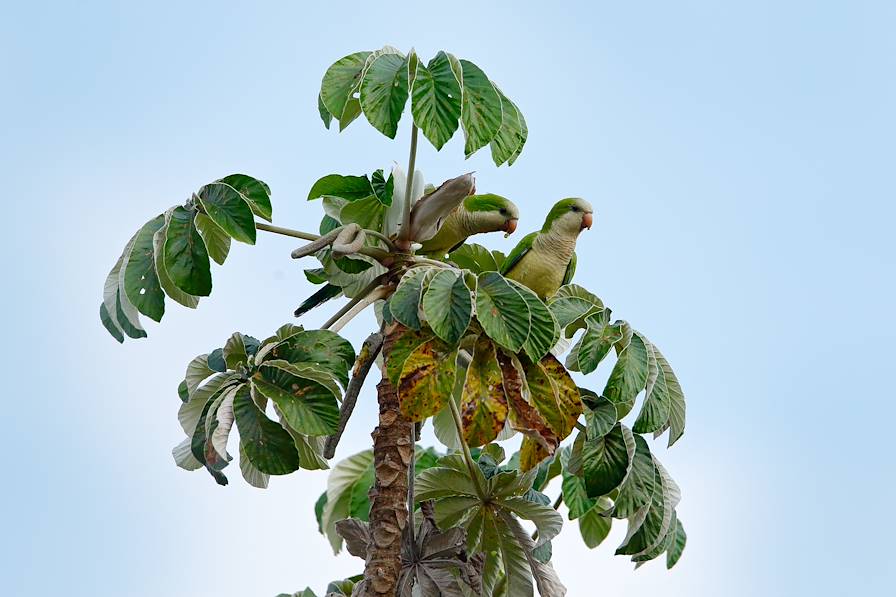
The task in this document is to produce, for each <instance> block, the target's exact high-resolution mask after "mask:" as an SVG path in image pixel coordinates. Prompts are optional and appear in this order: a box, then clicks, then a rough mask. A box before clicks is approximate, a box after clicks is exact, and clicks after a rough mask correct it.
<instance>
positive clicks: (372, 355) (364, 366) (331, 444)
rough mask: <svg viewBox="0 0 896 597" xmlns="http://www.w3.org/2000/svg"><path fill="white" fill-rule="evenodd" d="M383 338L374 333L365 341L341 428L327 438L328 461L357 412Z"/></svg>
mask: <svg viewBox="0 0 896 597" xmlns="http://www.w3.org/2000/svg"><path fill="white" fill-rule="evenodd" d="M383 338H384V336H383V333H382V332H374V333H372V334H370V335H369V336H368V337H367V339H366V340H364V344H363V345H362V346H361V354H360V355H359V356H358V362H357V364H356V365H355V371H354V373H353V375H352V380H351V381H350V382H349V383H348V387H347V388H346V390H345V398H343V399H342V407H341V408H340V409H339V426H338V427H337V428H336V433H334V434H333V435H331V436H330V437H328V438H327V443H326V445H325V446H324V458H326V459H327V460H329V459H331V458H333V456H335V455H336V447H337V446H338V445H339V440H340V439H342V434H343V432H344V431H345V426H346V424H348V420H349V418H350V417H351V416H352V411H354V410H355V404H357V402H358V394H359V393H360V392H361V388H362V387H363V386H364V381H365V380H366V379H367V374H368V373H370V367H371V366H372V365H373V363H374V362H375V361H376V357H377V356H378V355H379V354H380V351H381V350H382V349H383Z"/></svg>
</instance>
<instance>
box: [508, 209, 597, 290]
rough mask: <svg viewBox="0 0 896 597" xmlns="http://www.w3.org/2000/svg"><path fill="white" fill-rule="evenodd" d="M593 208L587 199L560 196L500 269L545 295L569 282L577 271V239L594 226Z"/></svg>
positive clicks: (512, 278)
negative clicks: (533, 230) (562, 197)
mask: <svg viewBox="0 0 896 597" xmlns="http://www.w3.org/2000/svg"><path fill="white" fill-rule="evenodd" d="M593 220H594V209H593V208H592V207H591V204H590V203H588V202H587V201H585V200H584V199H579V198H577V197H573V198H570V199H561V200H560V201H558V202H557V203H556V204H555V205H554V207H552V208H551V211H549V212H548V216H547V218H545V220H544V226H542V227H541V231H540V232H533V233H531V234H527V235H526V236H524V237H523V239H522V240H520V243H519V244H518V245H517V246H516V247H514V249H513V251H511V252H510V255H508V256H507V259H505V260H504V264H503V265H502V266H501V273H502V274H504V275H505V276H506V277H508V278H510V279H511V280H516V281H517V282H519V283H520V284H523V285H525V286H528V287H529V288H531V289H532V291H534V292H535V294H537V295H538V296H540V297H541V298H542V299H547V298H549V297H551V296H552V295H553V294H554V293H555V292H557V289H558V288H560V287H561V286H563V285H564V284H568V283H569V282H570V281H571V280H572V276H573V274H575V271H576V239H577V238H578V237H579V233H580V232H582V230H584V229H585V228H591V224H592V222H593Z"/></svg>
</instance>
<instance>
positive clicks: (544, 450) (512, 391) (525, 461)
mask: <svg viewBox="0 0 896 597" xmlns="http://www.w3.org/2000/svg"><path fill="white" fill-rule="evenodd" d="M497 359H498V365H499V366H500V368H501V378H502V381H501V383H502V386H503V388H504V395H505V397H506V398H507V405H508V419H509V421H510V426H511V427H512V428H513V429H514V430H515V431H518V432H520V433H523V434H524V435H525V436H526V438H525V440H523V445H522V447H521V448H520V470H522V471H523V472H525V471H528V470H530V469H532V468H534V467H536V466H538V464H539V463H540V462H541V461H542V460H544V459H545V458H547V457H548V456H550V455H551V454H553V453H554V450H556V449H557V446H558V444H559V443H560V440H559V438H558V437H557V435H556V434H555V433H554V431H553V430H552V429H551V428H550V426H549V425H548V424H547V421H545V419H544V417H542V415H541V413H539V412H538V409H537V408H535V407H534V406H533V405H532V404H531V403H529V401H528V400H527V399H526V397H525V396H524V393H523V388H524V383H525V382H524V379H523V376H522V373H521V371H520V369H519V368H518V366H517V363H516V362H514V359H513V357H512V356H511V355H508V354H507V353H506V352H504V351H503V350H498V351H497ZM526 440H529V441H526Z"/></svg>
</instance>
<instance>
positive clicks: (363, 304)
mask: <svg viewBox="0 0 896 597" xmlns="http://www.w3.org/2000/svg"><path fill="white" fill-rule="evenodd" d="M390 294H392V289H391V288H386V287H385V286H381V287H379V288H377V289H376V290H374V291H373V292H371V293H370V294H368V295H367V296H365V297H364V298H362V299H361V300H360V301H358V302H357V303H355V304H354V306H352V307H351V308H350V309H349V310H348V311H346V312H345V314H344V315H342V317H340V318H339V319H337V320H336V321H335V322H333V323H332V324H330V325H329V326H324V329H327V328H329V329H330V330H332V331H334V332H339V330H341V329H342V328H343V327H345V324H347V323H348V322H349V321H351V320H352V319H354V318H355V316H356V315H357V314H358V313H360V312H361V311H363V310H364V309H366V308H367V307H369V306H370V305H372V304H373V303H375V302H376V301H378V300H380V299H383V298H386V297H387V296H389V295H390ZM328 323H329V322H328Z"/></svg>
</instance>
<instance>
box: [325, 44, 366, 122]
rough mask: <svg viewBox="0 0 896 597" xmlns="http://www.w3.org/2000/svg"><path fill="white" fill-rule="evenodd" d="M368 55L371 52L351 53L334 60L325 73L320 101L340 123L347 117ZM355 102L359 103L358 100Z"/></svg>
mask: <svg viewBox="0 0 896 597" xmlns="http://www.w3.org/2000/svg"><path fill="white" fill-rule="evenodd" d="M368 56H370V52H355V53H354V54H349V55H348V56H345V57H343V58H340V59H339V60H337V61H336V62H334V63H333V64H332V65H331V66H330V68H328V69H327V72H326V73H325V74H324V78H323V81H322V82H321V86H320V101H321V103H322V104H323V105H324V107H325V108H326V109H327V111H328V112H329V113H330V114H332V115H333V116H334V117H335V118H336V119H337V120H339V121H340V125H341V124H342V121H343V120H344V119H345V117H346V114H345V112H346V108H347V107H348V105H349V104H350V103H351V102H350V100H351V98H352V94H353V93H354V92H355V90H356V89H357V88H358V85H359V84H360V82H361V73H362V71H363V69H364V64H365V63H366V61H367V57H368ZM355 102H356V103H357V100H355ZM358 113H360V105H358ZM355 116H357V114H356V115H355ZM342 128H345V127H344V126H341V128H340V130H341V129H342Z"/></svg>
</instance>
